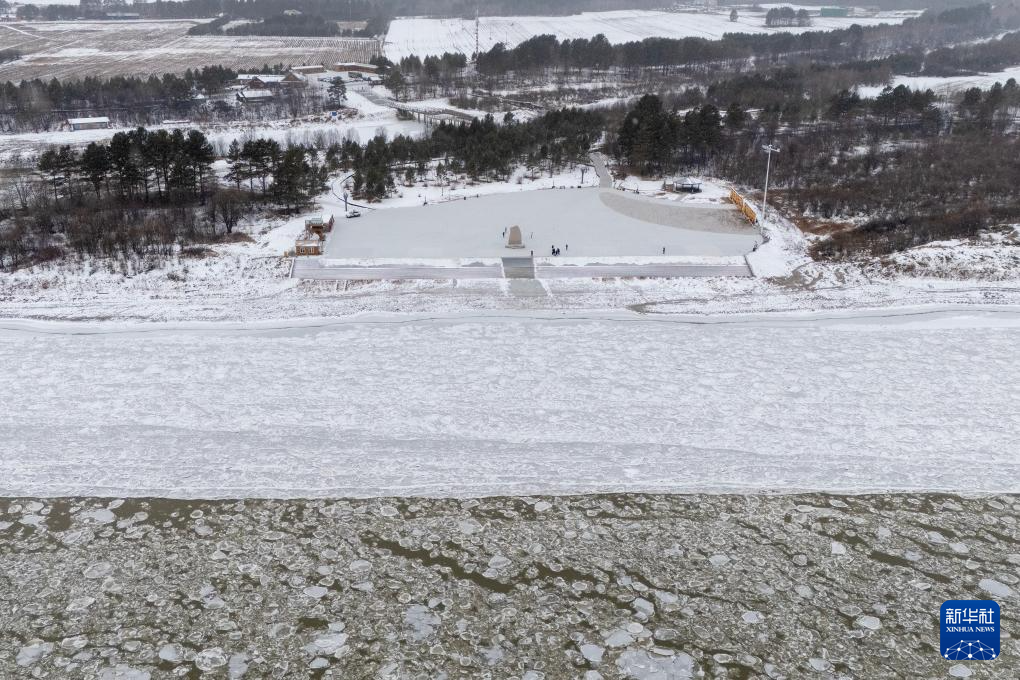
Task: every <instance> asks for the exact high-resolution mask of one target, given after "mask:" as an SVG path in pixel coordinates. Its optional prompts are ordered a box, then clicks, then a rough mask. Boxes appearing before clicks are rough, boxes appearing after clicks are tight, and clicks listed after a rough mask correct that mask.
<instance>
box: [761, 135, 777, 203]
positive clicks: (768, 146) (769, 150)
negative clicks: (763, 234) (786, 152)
mask: <svg viewBox="0 0 1020 680" xmlns="http://www.w3.org/2000/svg"><path fill="white" fill-rule="evenodd" d="M761 150H762V151H764V152H766V153H767V154H768V159H767V160H766V161H765V196H764V198H762V199H761V221H762V222H764V221H765V219H766V217H768V212H769V169H770V168H771V167H772V154H773V153H779V147H778V146H773V145H772V144H763V145H762V147H761Z"/></svg>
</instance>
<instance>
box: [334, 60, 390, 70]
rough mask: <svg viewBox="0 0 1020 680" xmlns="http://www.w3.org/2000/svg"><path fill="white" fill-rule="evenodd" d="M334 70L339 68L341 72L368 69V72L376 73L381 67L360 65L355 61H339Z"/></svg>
mask: <svg viewBox="0 0 1020 680" xmlns="http://www.w3.org/2000/svg"><path fill="white" fill-rule="evenodd" d="M334 68H337V69H339V70H341V71H342V70H344V69H345V68H363V69H368V70H371V71H375V70H378V68H379V67H378V66H376V65H375V64H363V63H358V62H354V61H338V62H337V63H336V64H335V65H334Z"/></svg>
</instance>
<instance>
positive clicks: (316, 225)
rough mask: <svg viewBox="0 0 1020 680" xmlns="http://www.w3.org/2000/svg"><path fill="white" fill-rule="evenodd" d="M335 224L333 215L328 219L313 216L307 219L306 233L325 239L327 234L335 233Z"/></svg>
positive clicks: (322, 216)
mask: <svg viewBox="0 0 1020 680" xmlns="http://www.w3.org/2000/svg"><path fill="white" fill-rule="evenodd" d="M333 222H334V220H333V216H332V215H330V216H329V218H328V219H327V218H326V217H325V216H324V215H312V216H311V217H306V218H305V231H306V232H308V233H310V234H315V235H316V236H318V237H319V238H325V236H326V234H328V233H329V232H331V231H333Z"/></svg>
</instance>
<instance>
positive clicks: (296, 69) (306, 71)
mask: <svg viewBox="0 0 1020 680" xmlns="http://www.w3.org/2000/svg"><path fill="white" fill-rule="evenodd" d="M290 71H291V73H297V74H298V75H302V76H308V75H314V74H316V73H325V72H326V67H325V66H323V65H322V64H312V65H310V66H292V67H291V69H290Z"/></svg>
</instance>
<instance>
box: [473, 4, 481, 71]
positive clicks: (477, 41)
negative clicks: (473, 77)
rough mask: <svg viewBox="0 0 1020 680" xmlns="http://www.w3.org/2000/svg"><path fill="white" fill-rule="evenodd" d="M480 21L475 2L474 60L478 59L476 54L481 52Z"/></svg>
mask: <svg viewBox="0 0 1020 680" xmlns="http://www.w3.org/2000/svg"><path fill="white" fill-rule="evenodd" d="M480 25H481V22H480V21H479V19H478V3H475V61H478V55H479V54H481V53H482V50H481V42H480V41H479V38H478V36H479V26H480Z"/></svg>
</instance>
